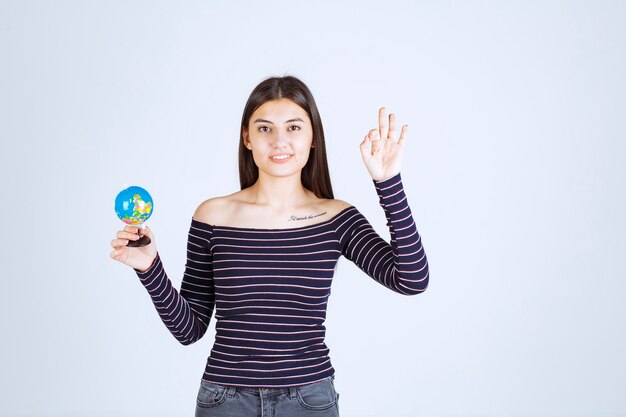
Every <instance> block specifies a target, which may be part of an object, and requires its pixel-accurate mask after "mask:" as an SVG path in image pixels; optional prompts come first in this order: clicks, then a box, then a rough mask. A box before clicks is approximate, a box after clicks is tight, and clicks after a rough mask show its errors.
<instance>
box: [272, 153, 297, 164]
mask: <svg viewBox="0 0 626 417" xmlns="http://www.w3.org/2000/svg"><path fill="white" fill-rule="evenodd" d="M283 155H288V158H285V159H274V157H275V156H283ZM292 157H293V154H291V153H277V154H275V155H270V161H272V162H274V163H276V164H283V163H285V162H287V161H289V160H290V159H291V158H292Z"/></svg>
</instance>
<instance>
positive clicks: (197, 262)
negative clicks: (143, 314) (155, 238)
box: [137, 173, 429, 388]
mask: <svg viewBox="0 0 626 417" xmlns="http://www.w3.org/2000/svg"><path fill="white" fill-rule="evenodd" d="M373 182H374V186H375V188H376V192H377V193H378V196H379V199H380V204H381V206H382V208H383V210H384V211H385V216H386V217H387V226H388V227H389V232H390V235H391V242H390V243H387V242H386V241H385V240H383V239H382V238H381V237H380V235H378V234H377V233H376V232H375V231H374V229H373V228H372V226H371V224H370V223H369V222H368V221H367V219H366V218H365V217H364V216H363V215H362V214H361V213H360V212H359V211H358V210H357V209H356V208H355V207H354V206H350V207H347V208H345V209H343V210H342V211H341V212H339V213H337V214H336V215H335V216H333V217H332V218H331V219H329V220H326V221H324V222H321V223H317V224H313V225H310V226H303V227H296V228H290V229H253V228H241V227H233V226H215V225H210V224H207V223H202V222H199V221H197V220H195V219H192V221H191V228H190V230H189V239H188V243H187V264H186V267H185V274H184V276H183V281H182V284H181V289H180V293H179V292H178V291H176V289H175V288H173V286H172V283H171V281H170V280H169V279H168V277H167V275H166V273H165V270H164V269H163V265H162V263H161V259H160V257H159V256H158V254H157V257H156V259H155V261H154V263H153V264H152V266H151V267H150V269H148V270H147V271H145V272H139V271H137V275H138V276H139V278H140V280H141V283H142V284H143V285H144V286H145V287H146V289H147V290H148V293H149V294H150V297H151V298H152V301H153V303H154V305H155V307H156V310H157V312H158V313H159V315H160V317H161V319H162V320H163V323H164V324H165V325H166V326H167V328H168V329H169V331H170V332H171V333H172V335H173V336H174V337H175V338H176V339H177V340H178V341H179V342H180V343H182V344H183V345H189V344H191V343H194V342H195V341H197V340H199V339H200V338H201V337H202V336H203V335H204V334H205V333H206V330H207V327H208V324H209V320H210V318H211V315H212V314H213V312H214V311H215V319H216V320H217V321H216V324H215V328H216V335H215V342H214V345H213V349H212V350H211V353H210V355H209V358H208V360H207V364H206V368H205V370H204V374H203V376H202V379H204V380H206V381H208V382H213V383H218V384H224V385H234V386H242V387H253V388H261V387H266V388H275V387H288V386H296V385H303V384H308V383H312V382H316V381H318V380H321V379H323V378H326V377H328V376H330V375H333V374H334V373H335V370H334V368H333V367H332V365H331V362H330V358H329V349H328V347H327V346H326V344H325V343H324V338H325V333H326V328H325V326H324V321H325V319H326V306H327V302H328V297H329V295H330V289H331V283H332V280H333V274H334V272H335V267H336V265H337V261H338V259H339V257H340V256H341V255H343V256H345V257H346V258H348V259H349V260H350V261H352V262H354V263H355V264H356V265H357V266H358V267H359V268H360V269H362V270H363V271H364V272H365V273H366V274H367V275H369V276H370V277H372V278H373V279H375V280H376V281H378V282H379V283H380V284H382V285H384V286H385V287H387V288H389V289H390V290H392V291H395V292H397V293H400V294H404V295H414V294H419V293H421V292H423V291H424V290H425V289H426V287H427V285H428V275H429V274H428V261H427V259H426V254H425V252H424V248H423V247H422V242H421V238H420V235H419V233H418V232H417V229H416V227H415V223H414V221H413V216H412V214H411V209H410V208H409V205H408V201H407V198H406V195H405V193H404V189H403V186H402V180H401V178H400V174H399V173H398V174H396V175H395V176H394V177H392V178H389V179H387V180H384V181H373Z"/></svg>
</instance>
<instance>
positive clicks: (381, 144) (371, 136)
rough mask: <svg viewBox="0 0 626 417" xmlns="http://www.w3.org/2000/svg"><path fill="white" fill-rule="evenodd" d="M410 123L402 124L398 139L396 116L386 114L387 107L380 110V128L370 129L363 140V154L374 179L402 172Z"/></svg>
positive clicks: (386, 177) (385, 177)
mask: <svg viewBox="0 0 626 417" xmlns="http://www.w3.org/2000/svg"><path fill="white" fill-rule="evenodd" d="M407 129H408V125H404V126H402V130H401V131H400V138H399V139H398V140H397V141H396V139H395V137H394V136H395V134H396V116H395V115H394V114H393V113H391V114H390V115H389V123H387V117H386V116H385V108H384V107H381V108H380V110H378V129H372V130H370V131H369V132H368V133H367V135H365V138H364V139H363V142H361V145H360V148H361V156H362V157H363V162H364V163H365V167H366V168H367V170H368V172H369V173H370V175H371V176H372V179H374V180H376V181H380V180H386V179H389V178H391V177H393V176H394V175H396V174H398V173H399V172H400V165H401V161H402V151H403V149H404V146H403V142H404V137H405V136H406V131H407Z"/></svg>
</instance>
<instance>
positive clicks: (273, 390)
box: [210, 375, 335, 396]
mask: <svg viewBox="0 0 626 417" xmlns="http://www.w3.org/2000/svg"><path fill="white" fill-rule="evenodd" d="M334 378H335V376H334V375H331V376H327V377H326V378H323V379H320V380H319V381H313V382H309V383H306V384H302V385H297V386H292V387H267V388H253V387H238V386H234V385H228V384H219V383H213V382H210V384H215V385H221V386H223V387H224V388H227V389H228V392H229V394H231V395H232V394H234V392H247V393H250V394H254V395H258V396H261V395H272V394H290V396H292V395H293V394H294V393H295V390H296V389H297V388H298V387H303V386H306V385H310V384H317V383H320V382H323V381H326V380H332V379H334Z"/></svg>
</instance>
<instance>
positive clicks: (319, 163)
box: [239, 76, 334, 198]
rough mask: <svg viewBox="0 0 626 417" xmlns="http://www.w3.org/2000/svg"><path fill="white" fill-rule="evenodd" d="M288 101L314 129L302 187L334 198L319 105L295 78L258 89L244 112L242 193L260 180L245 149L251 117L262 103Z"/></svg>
mask: <svg viewBox="0 0 626 417" xmlns="http://www.w3.org/2000/svg"><path fill="white" fill-rule="evenodd" d="M280 98H287V99H289V100H291V101H293V102H294V103H296V104H297V105H298V106H300V107H302V109H303V110H304V111H306V112H307V114H308V116H309V119H311V124H312V127H313V148H311V152H310V153H309V160H308V161H307V163H306V165H305V166H304V168H302V173H301V177H300V178H301V181H302V185H303V186H304V187H305V188H307V189H309V190H311V191H313V193H315V195H316V196H317V197H319V198H334V195H333V187H332V185H331V183H330V174H329V172H328V161H327V160H326V145H325V142H324V128H323V127H322V119H321V118H320V114H319V112H318V110H317V105H316V104H315V100H314V99H313V95H312V94H311V91H310V90H309V88H308V87H307V86H306V85H305V84H304V83H303V82H302V81H300V80H299V79H298V78H296V77H293V76H285V77H271V78H268V79H266V80H264V81H262V82H261V83H260V84H259V85H257V86H256V87H255V88H254V90H252V93H251V94H250V97H249V98H248V101H247V103H246V106H245V108H244V110H243V116H242V117H241V129H240V132H239V182H240V183H241V189H242V190H243V189H244V188H248V187H250V186H251V185H253V184H254V183H255V182H256V180H257V179H258V178H259V168H258V167H257V166H256V164H255V163H254V159H253V158H252V151H250V150H249V149H248V148H246V147H245V145H244V141H243V131H244V129H248V125H249V123H250V117H252V113H254V111H255V110H256V109H258V108H259V107H260V106H261V105H263V103H265V102H267V101H270V100H278V99H280Z"/></svg>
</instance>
